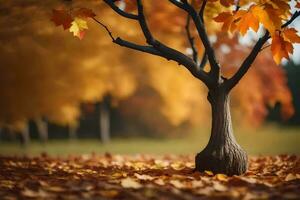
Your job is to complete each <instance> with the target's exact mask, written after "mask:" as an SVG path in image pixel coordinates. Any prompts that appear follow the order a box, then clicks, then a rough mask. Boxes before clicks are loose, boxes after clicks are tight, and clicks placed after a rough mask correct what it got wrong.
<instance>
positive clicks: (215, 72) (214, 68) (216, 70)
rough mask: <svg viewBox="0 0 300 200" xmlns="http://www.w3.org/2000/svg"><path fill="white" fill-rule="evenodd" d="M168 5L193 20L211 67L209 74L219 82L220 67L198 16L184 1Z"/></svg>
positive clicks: (173, 1)
mask: <svg viewBox="0 0 300 200" xmlns="http://www.w3.org/2000/svg"><path fill="white" fill-rule="evenodd" d="M169 2H170V3H172V4H174V5H175V6H177V7H178V8H181V9H183V10H185V11H186V12H187V13H188V14H189V15H190V16H191V17H192V19H193V21H194V24H195V26H196V29H197V31H198V34H199V37H200V39H201V41H202V43H203V46H204V48H205V50H206V53H207V57H208V61H209V63H210V66H211V72H210V74H211V75H212V77H213V78H214V80H215V81H216V82H218V81H219V78H220V66H219V64H218V63H217V59H216V56H215V52H214V49H213V48H212V45H211V43H210V41H209V39H208V35H207V32H206V29H205V27H204V23H203V22H202V21H201V19H200V16H199V15H198V13H197V12H196V10H195V9H194V8H193V7H192V6H191V5H189V4H188V3H187V1H186V0H182V2H180V1H177V0H169Z"/></svg>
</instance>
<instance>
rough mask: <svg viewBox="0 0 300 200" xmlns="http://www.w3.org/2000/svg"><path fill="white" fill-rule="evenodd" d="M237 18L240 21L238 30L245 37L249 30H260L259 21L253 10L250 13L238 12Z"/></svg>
mask: <svg viewBox="0 0 300 200" xmlns="http://www.w3.org/2000/svg"><path fill="white" fill-rule="evenodd" d="M236 16H237V18H239V19H240V20H239V21H238V22H237V27H236V29H237V30H238V31H239V32H240V33H241V34H242V35H245V34H246V33H247V31H248V30H249V28H252V30H253V31H255V32H257V30H258V28H259V21H258V19H257V18H256V16H255V15H254V14H253V13H252V11H251V8H250V10H249V11H248V12H246V11H242V10H240V11H238V12H237V13H236Z"/></svg>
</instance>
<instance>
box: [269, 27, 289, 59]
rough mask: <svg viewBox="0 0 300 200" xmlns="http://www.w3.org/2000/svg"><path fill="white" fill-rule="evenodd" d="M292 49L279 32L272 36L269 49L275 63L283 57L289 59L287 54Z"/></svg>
mask: <svg viewBox="0 0 300 200" xmlns="http://www.w3.org/2000/svg"><path fill="white" fill-rule="evenodd" d="M293 50H294V49H293V45H292V44H291V43H290V42H288V41H285V40H284V39H283V38H282V37H281V35H280V34H279V33H276V34H275V35H274V36H273V37H272V45H271V51H272V54H273V58H274V61H275V62H276V63H277V64H280V62H281V60H282V59H283V58H286V59H289V54H292V53H293Z"/></svg>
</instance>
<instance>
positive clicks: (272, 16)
mask: <svg viewBox="0 0 300 200" xmlns="http://www.w3.org/2000/svg"><path fill="white" fill-rule="evenodd" d="M251 12H252V13H253V15H254V16H255V17H256V18H257V19H258V20H259V22H260V23H262V24H263V26H264V27H265V28H266V29H267V30H268V31H269V32H270V34H271V35H273V34H275V31H276V30H280V28H281V18H280V16H279V13H278V10H276V9H274V8H273V7H272V6H271V5H269V4H266V5H264V6H260V5H255V6H253V7H252V11H251Z"/></svg>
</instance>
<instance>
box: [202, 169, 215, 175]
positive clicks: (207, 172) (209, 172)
mask: <svg viewBox="0 0 300 200" xmlns="http://www.w3.org/2000/svg"><path fill="white" fill-rule="evenodd" d="M204 173H205V174H207V175H209V176H213V175H214V173H213V172H212V171H208V170H205V171H204Z"/></svg>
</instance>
